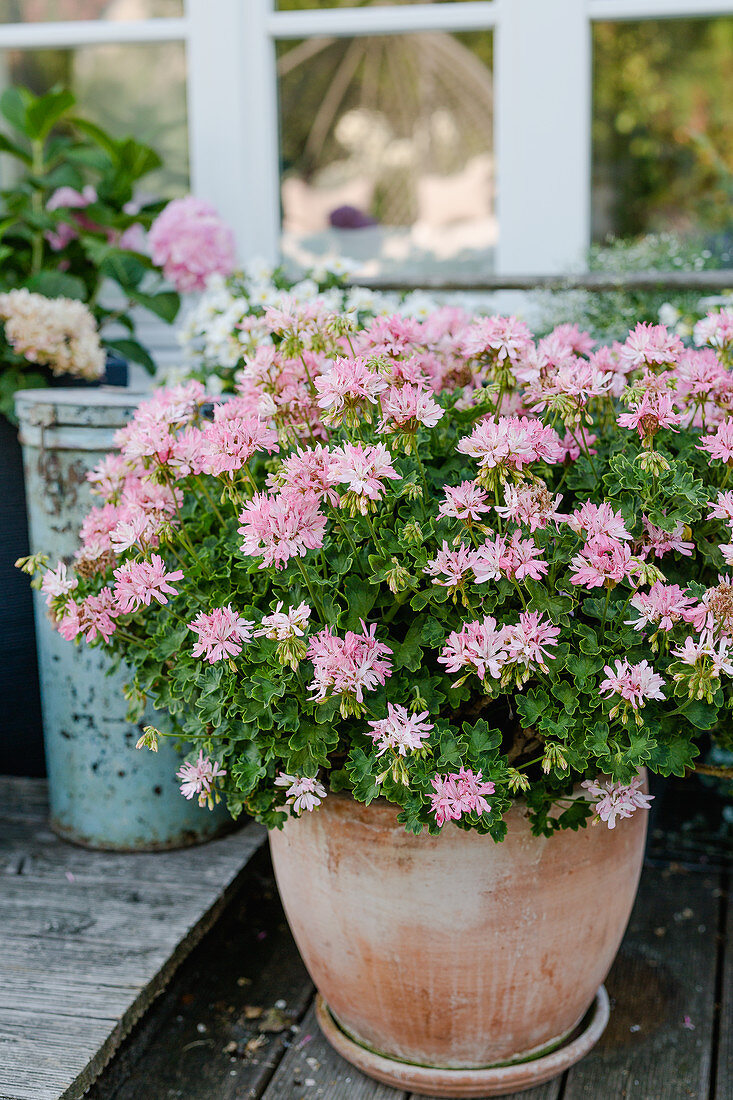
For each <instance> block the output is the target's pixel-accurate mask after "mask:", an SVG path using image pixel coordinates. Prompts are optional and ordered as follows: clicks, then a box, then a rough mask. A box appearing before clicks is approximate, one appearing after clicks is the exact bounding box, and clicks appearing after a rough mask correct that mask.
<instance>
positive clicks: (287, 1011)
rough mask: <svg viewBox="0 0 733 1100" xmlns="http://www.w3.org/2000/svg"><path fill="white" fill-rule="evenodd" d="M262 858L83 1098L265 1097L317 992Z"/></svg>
mask: <svg viewBox="0 0 733 1100" xmlns="http://www.w3.org/2000/svg"><path fill="white" fill-rule="evenodd" d="M264 856H265V853H264V852H263V853H262V856H258V857H257V858H256V859H255V860H253V861H252V863H251V864H250V866H249V867H248V869H247V873H246V876H245V878H244V880H243V885H242V890H241V893H240V894H239V895H238V898H237V900H236V901H234V902H233V903H232V905H230V906H229V907H228V909H227V911H226V912H225V913H224V914H223V916H222V918H221V919H220V920H219V921H218V922H217V925H216V928H215V929H214V930H212V932H211V933H210V934H209V935H208V936H207V937H206V938H205V939H204V941H203V942H202V943H201V944H200V945H199V946H198V947H197V948H196V949H195V950H194V951H193V952H192V954H191V956H190V958H189V959H188V960H187V961H186V963H185V965H184V966H183V967H182V968H181V970H180V971H179V973H178V974H177V975H176V977H175V978H174V980H173V982H172V984H171V986H170V988H169V989H168V991H167V992H166V995H165V997H162V998H160V999H159V1000H158V1001H157V1002H156V1004H155V1005H154V1006H153V1007H152V1008H151V1010H150V1012H149V1013H147V1015H146V1016H145V1019H144V1020H142V1021H141V1022H140V1024H139V1025H138V1026H137V1028H136V1029H135V1031H134V1032H133V1033H132V1034H131V1035H130V1037H129V1038H128V1040H127V1041H126V1042H125V1043H124V1045H123V1047H122V1049H121V1050H120V1052H119V1053H118V1055H117V1056H116V1057H115V1059H114V1060H113V1062H112V1063H111V1064H110V1066H109V1068H108V1069H107V1070H106V1071H105V1073H104V1074H103V1075H102V1077H101V1078H100V1079H99V1081H98V1082H97V1083H96V1085H94V1086H92V1089H91V1091H90V1092H89V1093H88V1094H87V1097H86V1098H85V1100H161V1098H162V1097H180V1098H185V1100H214V1098H216V1100H252V1098H256V1097H260V1096H261V1095H262V1092H263V1090H264V1088H265V1086H266V1084H267V1082H268V1081H269V1080H270V1078H271V1076H272V1074H273V1072H274V1070H275V1068H276V1067H277V1065H278V1063H279V1061H280V1059H281V1058H282V1055H283V1052H284V1050H285V1048H286V1045H287V1044H288V1043H289V1042H290V1041H291V1039H293V1034H294V1031H293V1028H291V1025H295V1026H297V1024H298V1021H299V1020H300V1019H301V1017H302V1015H303V1013H304V1012H305V1010H306V1008H307V1006H308V1004H309V1003H310V1000H311V999H312V993H313V987H312V985H311V982H310V979H309V977H308V975H307V973H306V971H305V968H304V966H303V964H302V962H301V960H300V957H299V955H298V952H297V949H296V947H295V944H294V943H293V939H292V936H291V935H290V931H289V929H288V928H287V925H286V924H285V922H284V919H283V914H282V909H281V907H280V902H279V898H278V897H277V893H276V891H275V889H274V884H273V882H272V879H271V874H270V869H269V865H268V861H267V860H266V859H265V858H264ZM260 865H262V868H264V873H263V870H262V868H261V867H260ZM275 1006H279V1007H275ZM273 1028H274V1029H276V1030H271V1029H273ZM300 1034H302V1031H301V1032H298V1033H297V1034H296V1036H295V1038H294V1039H293V1041H295V1042H297V1041H298V1036H299V1035H300Z"/></svg>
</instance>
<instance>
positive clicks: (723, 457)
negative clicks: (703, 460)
mask: <svg viewBox="0 0 733 1100" xmlns="http://www.w3.org/2000/svg"><path fill="white" fill-rule="evenodd" d="M699 449H700V450H701V451H707V452H708V454H709V455H710V457H711V458H717V459H719V460H720V461H721V462H728V463H733V418H729V419H728V420H723V421H722V423H720V424H718V426H717V428H716V429H715V431H714V432H711V433H710V434H709V435H704V436H703V437H702V439H701V440H700V443H699Z"/></svg>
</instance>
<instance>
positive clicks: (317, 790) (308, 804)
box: [275, 772, 326, 816]
mask: <svg viewBox="0 0 733 1100" xmlns="http://www.w3.org/2000/svg"><path fill="white" fill-rule="evenodd" d="M275 786H276V787H287V788H288V789H287V790H286V792H285V795H286V801H285V805H286V806H292V807H293V813H294V814H296V815H298V816H299V815H300V814H302V813H303V811H304V810H306V811H307V812H308V813H312V812H313V810H315V809H316V807H318V806H320V804H321V803H322V802H323V800H324V798H325V797H326V788H325V787H324V786H323V784H322V783H319V782H318V780H317V779H312V778H311V776H309V775H287V774H286V773H285V772H280V774H279V775H278V776H277V778H276V780H275Z"/></svg>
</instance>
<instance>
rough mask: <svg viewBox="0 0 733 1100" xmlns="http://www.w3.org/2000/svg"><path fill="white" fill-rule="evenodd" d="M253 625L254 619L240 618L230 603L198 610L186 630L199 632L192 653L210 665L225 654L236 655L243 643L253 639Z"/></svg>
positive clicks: (226, 655)
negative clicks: (224, 605)
mask: <svg viewBox="0 0 733 1100" xmlns="http://www.w3.org/2000/svg"><path fill="white" fill-rule="evenodd" d="M253 626H254V623H252V622H250V621H249V620H247V619H244V618H242V616H241V615H239V614H238V612H236V611H235V610H234V608H233V607H232V605H231V604H230V603H228V604H227V605H226V607H215V608H214V609H213V610H212V611H209V612H204V611H199V613H198V615H197V616H196V618H195V619H194V620H193V622H191V623H189V624H188V627H189V630H192V631H193V632H194V634H196V635H198V641H197V642H196V643H195V644H194V646H193V649H192V650H191V653H192V654H193V656H194V657H204V658H205V659H206V660H207V661H208V662H209V664H210V665H213V664H214V663H215V662H216V661H223V660H225V659H226V658H227V657H237V656H238V655H239V654H240V653H241V652H242V643H243V642H250V641H251V640H252V627H253Z"/></svg>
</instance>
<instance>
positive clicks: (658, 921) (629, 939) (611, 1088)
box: [563, 867, 730, 1100]
mask: <svg viewBox="0 0 733 1100" xmlns="http://www.w3.org/2000/svg"><path fill="white" fill-rule="evenodd" d="M719 881H720V880H719V876H718V875H710V876H708V875H701V874H700V873H683V872H682V871H681V870H677V871H675V870H672V869H667V870H659V869H658V868H652V867H647V868H645V870H644V874H643V875H642V880H641V887H640V890H639V896H638V898H637V901H636V905H635V907H634V912H633V914H632V917H631V922H630V925H629V929H628V931H627V934H626V938H625V940H624V943H623V945H622V948H621V951H620V953H619V956H618V958H617V960H616V962H615V964H614V966H613V969H612V970H611V973H610V974H609V977H608V981H607V982H606V987H607V989H608V992H609V994H610V996H611V998H612V1006H613V1007H612V1012H611V1020H610V1023H609V1025H608V1028H607V1029H606V1032H605V1034H604V1035H603V1037H602V1038H601V1040H600V1042H599V1044H598V1046H597V1047H596V1048H595V1050H593V1051H592V1052H591V1053H590V1054H589V1055H588V1056H587V1058H585V1059H584V1060H583V1061H582V1062H580V1063H579V1064H578V1065H577V1066H574V1067H573V1068H572V1069H571V1070H570V1071H569V1073H568V1078H567V1083H566V1086H565V1092H564V1094H563V1100H599V1098H601V1097H624V1100H661V1098H662V1097H664V1100H691V1098H693V1097H695V1098H697V1097H700V1098H707V1097H708V1094H709V1086H710V1073H711V1053H712V1049H713V1043H714V1031H713V1029H714V1003H715V983H716V963H717V958H716V956H717V931H718V908H719V904H720V896H719V895H720V891H719ZM729 1096H730V1094H729ZM721 1100H722V1098H721Z"/></svg>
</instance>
